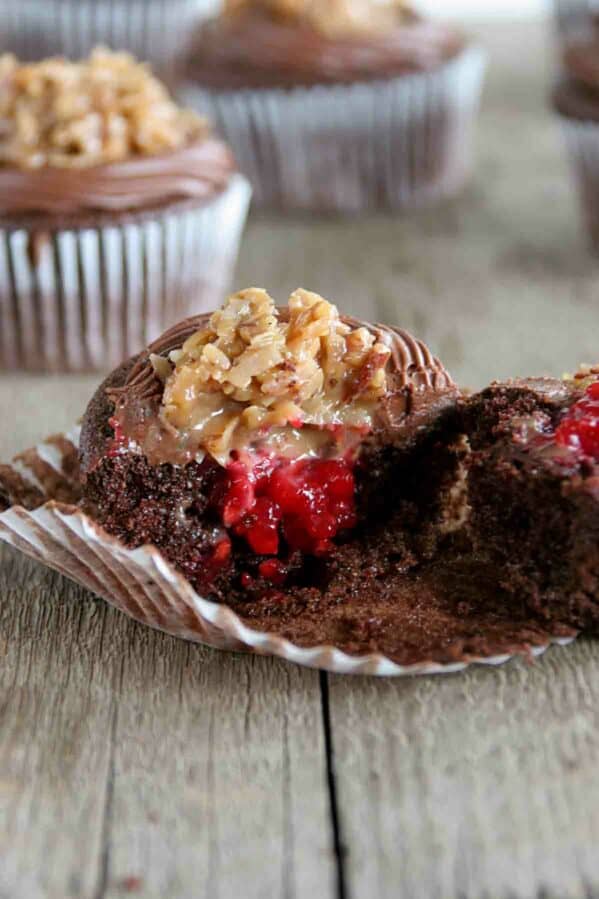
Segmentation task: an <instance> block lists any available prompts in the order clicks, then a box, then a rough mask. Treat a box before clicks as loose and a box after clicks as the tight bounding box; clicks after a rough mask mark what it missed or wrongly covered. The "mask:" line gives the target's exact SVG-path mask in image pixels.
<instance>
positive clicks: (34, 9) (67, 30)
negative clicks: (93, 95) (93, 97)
mask: <svg viewBox="0 0 599 899" xmlns="http://www.w3.org/2000/svg"><path fill="white" fill-rule="evenodd" d="M219 6H220V0H0V14H1V21H2V45H3V50H4V51H10V52H12V53H15V54H17V56H19V57H20V58H21V59H28V60H35V59H42V58H44V57H47V56H54V55H61V56H67V57H69V58H71V59H80V58H81V57H83V56H86V55H87V54H88V53H89V52H90V50H92V49H93V48H94V47H95V46H97V45H98V44H103V45H104V46H108V47H111V48H112V49H114V50H129V51H130V52H131V53H133V54H135V56H137V57H138V58H139V59H142V60H147V61H148V62H150V63H151V64H152V66H153V68H154V71H155V72H156V73H157V74H158V75H160V77H162V78H164V79H165V80H166V81H168V82H171V83H172V82H174V81H175V79H176V75H177V71H178V66H179V63H180V61H181V59H182V57H183V55H184V53H185V47H186V45H187V41H188V40H189V38H190V37H191V34H192V32H193V29H194V27H196V26H197V25H199V24H200V23H201V22H202V21H204V20H205V19H206V18H208V17H209V16H211V15H213V14H214V13H215V12H216V11H217V10H218V8H219Z"/></svg>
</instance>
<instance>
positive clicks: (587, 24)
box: [553, 0, 599, 41]
mask: <svg viewBox="0 0 599 899" xmlns="http://www.w3.org/2000/svg"><path fill="white" fill-rule="evenodd" d="M553 5H554V9H555V21H556V24H557V31H558V35H559V37H560V38H561V39H562V40H565V41H570V40H576V39H577V38H580V37H584V36H585V34H588V33H589V30H590V28H592V17H593V16H594V15H597V14H598V13H599V2H597V0H553Z"/></svg>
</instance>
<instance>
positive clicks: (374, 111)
mask: <svg viewBox="0 0 599 899" xmlns="http://www.w3.org/2000/svg"><path fill="white" fill-rule="evenodd" d="M484 69H485V56H484V53H483V52H482V51H481V50H480V49H478V48H476V47H472V48H469V49H467V50H465V51H464V52H463V53H461V54H460V56H459V57H457V58H456V59H454V60H452V61H451V62H449V63H447V64H446V65H444V66H442V67H440V68H439V69H438V70H436V71H434V72H430V73H423V74H415V75H406V76H402V77H396V78H389V79H386V80H384V81H376V82H368V83H359V84H349V85H347V84H336V85H318V86H315V87H298V88H293V89H290V90H285V89H281V88H272V89H261V90H236V91H212V90H207V89H204V88H202V87H201V86H199V85H196V84H193V83H190V82H186V83H184V84H183V86H182V87H181V89H180V96H181V99H182V100H183V102H185V103H186V104H187V105H189V106H192V107H193V108H195V109H197V110H199V111H201V112H203V113H206V114H207V115H208V116H209V117H210V118H211V120H213V121H214V122H215V125H216V126H217V127H218V128H219V129H220V131H221V132H222V134H223V135H224V136H225V138H226V140H227V141H228V143H229V144H230V145H231V146H232V148H233V151H234V152H235V155H236V157H237V161H238V163H239V167H240V169H241V170H242V171H243V172H245V174H246V175H247V176H248V178H249V179H250V181H251V182H252V185H253V187H254V192H255V197H254V199H255V203H256V204H257V205H258V206H261V207H264V208H273V209H279V210H290V211H318V212H332V213H339V212H344V213H357V212H361V211H364V210H369V209H386V210H403V209H406V208H410V207H414V206H420V205H424V204H427V203H431V202H433V201H435V200H437V199H439V198H441V197H445V196H449V195H452V194H454V193H455V192H457V191H458V190H459V189H460V188H461V187H462V185H463V184H464V182H465V181H466V179H467V177H468V175H469V173H470V169H471V163H472V150H473V126H474V123H475V119H476V113H477V110H478V106H479V101H480V94H481V87H482V83H483V75H484Z"/></svg>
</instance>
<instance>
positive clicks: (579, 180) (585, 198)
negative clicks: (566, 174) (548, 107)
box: [560, 116, 599, 255]
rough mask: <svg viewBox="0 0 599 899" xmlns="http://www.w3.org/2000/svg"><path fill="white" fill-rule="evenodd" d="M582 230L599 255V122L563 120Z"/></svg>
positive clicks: (593, 249)
mask: <svg viewBox="0 0 599 899" xmlns="http://www.w3.org/2000/svg"><path fill="white" fill-rule="evenodd" d="M560 121H561V124H562V130H563V132H564V136H565V141H566V147H567V150H568V155H569V157H570V164H571V168H572V173H573V176H574V179H575V182H576V186H577V190H578V195H579V203H580V208H581V213H582V219H583V226H584V228H585V229H586V232H587V237H588V242H589V246H590V248H591V250H592V251H593V252H594V253H595V254H596V255H599V122H578V121H575V120H574V119H568V118H566V117H565V116H560Z"/></svg>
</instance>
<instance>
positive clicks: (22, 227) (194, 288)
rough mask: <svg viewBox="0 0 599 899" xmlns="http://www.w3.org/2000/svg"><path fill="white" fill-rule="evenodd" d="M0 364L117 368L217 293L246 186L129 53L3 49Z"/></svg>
mask: <svg viewBox="0 0 599 899" xmlns="http://www.w3.org/2000/svg"><path fill="white" fill-rule="evenodd" d="M0 85H1V86H0V107H1V117H2V129H1V133H0V241H1V242H2V254H1V257H2V263H1V267H0V368H9V369H14V368H25V369H31V370H66V371H79V370H87V369H95V368H107V367H111V366H114V365H116V364H117V363H118V362H119V361H121V360H122V359H124V358H126V357H127V356H128V355H130V354H131V353H132V352H136V351H139V350H140V349H142V348H143V347H144V346H145V345H146V344H147V343H148V341H149V340H152V339H153V338H154V337H156V336H158V335H159V334H160V333H161V332H162V331H163V330H164V328H165V327H167V326H168V325H169V324H171V323H173V322H174V321H177V320H178V319H180V318H181V316H184V315H186V314H188V313H189V310H190V309H191V308H194V309H197V308H198V303H199V305H200V307H204V308H211V307H212V306H213V305H214V302H215V296H222V291H223V289H225V290H226V285H227V282H228V279H229V276H230V274H231V269H232V266H233V264H234V261H235V257H236V253H237V247H238V242H239V238H240V234H241V230H242V227H243V224H244V221H245V216H246V213H247V206H248V201H249V193H250V191H249V186H248V184H247V182H246V180H245V179H244V178H243V177H242V176H241V175H239V173H238V172H237V171H236V167H235V163H234V159H233V156H232V154H231V152H230V150H229V149H228V147H227V146H226V145H225V144H224V143H223V142H222V141H220V140H217V139H216V138H215V137H213V136H212V134H211V132H210V128H209V126H208V124H207V122H206V121H205V120H203V119H201V118H199V117H198V116H197V115H195V114H194V113H191V112H189V111H186V110H183V109H180V108H179V107H178V106H177V105H176V104H175V103H174V102H173V101H172V100H171V99H170V97H169V96H168V94H167V92H166V90H165V89H164V87H163V86H162V85H161V84H160V83H159V82H158V81H156V80H155V79H154V78H153V77H152V76H151V74H150V72H149V71H148V70H147V69H146V68H145V67H144V66H142V65H139V64H138V63H136V62H135V61H134V60H133V58H132V57H130V56H128V55H126V54H114V53H111V52H109V51H104V50H96V51H95V52H94V53H93V54H92V55H91V56H90V58H89V59H88V60H86V61H84V62H80V63H71V62H67V61H66V60H64V59H50V60H45V61H43V62H40V63H34V64H30V65H26V64H20V63H18V62H17V60H16V59H15V58H14V57H12V56H4V57H2V58H0Z"/></svg>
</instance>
